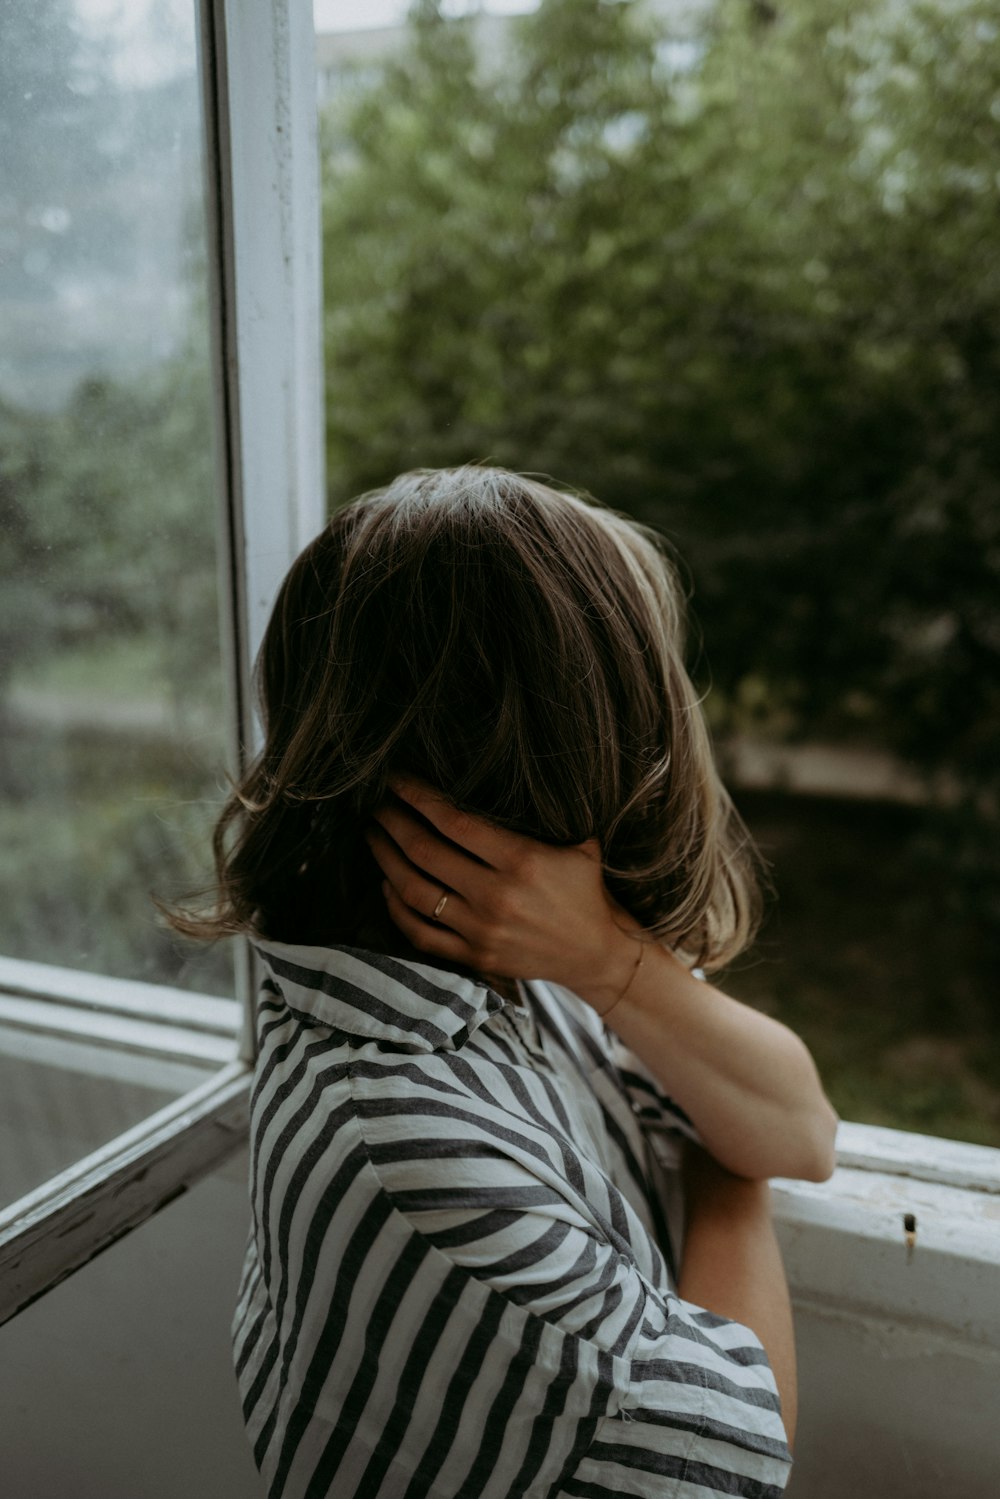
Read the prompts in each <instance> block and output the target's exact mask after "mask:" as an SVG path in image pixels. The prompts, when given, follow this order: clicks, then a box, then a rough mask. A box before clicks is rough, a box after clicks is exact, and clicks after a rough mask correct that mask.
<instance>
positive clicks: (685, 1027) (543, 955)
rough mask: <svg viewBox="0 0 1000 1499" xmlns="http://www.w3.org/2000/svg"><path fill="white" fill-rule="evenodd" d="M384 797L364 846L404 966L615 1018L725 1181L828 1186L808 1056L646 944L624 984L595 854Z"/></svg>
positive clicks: (782, 1032)
mask: <svg viewBox="0 0 1000 1499" xmlns="http://www.w3.org/2000/svg"><path fill="white" fill-rule="evenodd" d="M393 784H394V789H395V791H396V794H397V797H398V798H400V800H399V801H397V802H395V803H393V804H392V805H389V806H386V807H384V808H382V809H380V810H379V812H378V814H377V818H376V822H375V823H374V824H373V825H372V826H371V828H370V829H369V844H370V847H371V849H372V852H373V854H374V856H375V858H376V860H377V861H378V864H379V866H380V867H381V869H382V872H383V874H384V875H385V877H386V879H385V885H384V887H383V888H384V892H385V896H386V901H387V905H388V910H389V915H390V916H391V917H392V920H393V921H394V922H395V924H396V926H398V927H399V929H400V930H401V931H402V932H403V933H404V935H405V936H406V937H407V938H408V939H409V941H410V942H411V943H412V945H413V946H414V948H416V949H417V951H419V952H425V953H428V954H429V955H431V956H433V957H435V958H438V959H441V960H445V961H452V962H455V963H459V964H461V965H464V966H466V967H470V968H472V969H474V970H476V971H479V972H484V973H495V974H499V975H504V976H508V977H511V978H541V979H549V980H551V981H552V982H553V983H557V984H561V985H563V986H564V987H566V988H568V989H571V990H573V992H574V993H576V994H579V995H580V997H581V998H582V999H584V1000H585V1001H586V1002H587V1003H588V1004H590V1005H592V1006H593V1008H595V1009H596V1010H597V1011H598V1013H599V1014H605V1013H607V1012H608V1011H609V1010H610V1008H611V1006H612V1004H614V1015H613V1024H614V1029H615V1030H616V1031H617V1033H618V1035H619V1036H620V1037H621V1038H622V1040H623V1041H624V1042H625V1044H626V1046H628V1047H629V1048H630V1049H631V1050H632V1051H634V1052H635V1054H636V1056H637V1057H638V1058H639V1059H640V1060H641V1061H642V1062H644V1063H645V1065H646V1066H647V1067H648V1068H649V1070H650V1071H651V1072H652V1073H653V1075H654V1076H655V1077H656V1078H657V1079H658V1080H659V1081H660V1083H661V1084H662V1086H663V1089H664V1091H665V1092H667V1093H669V1094H670V1096H671V1097H672V1098H674V1099H675V1100H676V1101H677V1103H678V1104H679V1105H680V1106H681V1108H682V1109H683V1110H684V1111H685V1113H686V1114H687V1115H688V1116H689V1117H690V1118H691V1120H692V1122H693V1123H694V1125H695V1127H696V1129H697V1131H698V1133H699V1136H700V1137H701V1140H702V1141H703V1143H704V1145H705V1148H706V1149H707V1150H708V1151H710V1152H711V1154H712V1155H713V1156H714V1157H715V1158H716V1160H717V1161H719V1162H720V1164H721V1165H722V1166H724V1167H725V1168H727V1169H728V1170H729V1171H730V1172H733V1173H735V1174H736V1175H738V1176H743V1177H750V1178H754V1179H762V1178H765V1177H770V1176H791V1177H804V1178H806V1179H808V1180H813V1181H822V1180H824V1179H825V1178H826V1177H828V1176H829V1175H830V1173H831V1171H832V1170H833V1164H834V1145H833V1142H834V1134H835V1130H836V1124H837V1116H836V1114H835V1113H834V1111H833V1109H832V1108H831V1106H830V1104H829V1102H828V1101H827V1099H826V1096H825V1094H824V1092H823V1089H822V1086H821V1084H820V1081H819V1077H818V1075H817V1073H816V1068H815V1066H814V1064H813V1062H812V1058H811V1057H810V1055H809V1052H808V1050H807V1049H806V1047H805V1045H804V1044H803V1043H802V1042H801V1041H800V1040H799V1039H798V1037H797V1036H795V1035H794V1033H793V1032H792V1031H790V1030H788V1028H787V1027H786V1026H784V1025H781V1024H780V1023H779V1022H778V1021H776V1020H772V1019H771V1018H770V1017H768V1016H766V1015H762V1014H760V1013H759V1012H758V1011H756V1010H752V1009H751V1008H749V1006H747V1005H743V1004H740V1003H739V1001H737V1000H734V999H730V998H729V997H728V996H726V995H724V994H722V993H721V992H720V991H719V990H718V989H715V988H714V987H713V986H712V985H710V984H707V983H704V982H702V981H701V980H699V979H696V978H694V977H693V976H692V974H691V973H690V972H689V970H688V969H686V968H685V966H684V965H683V964H682V963H681V962H680V961H679V960H678V959H677V958H675V957H674V956H673V954H672V953H670V952H669V951H668V950H667V949H666V948H665V947H663V946H662V945H661V944H659V943H651V944H650V945H649V947H648V949H647V951H646V952H645V954H644V956H643V961H642V963H641V965H640V966H639V969H638V970H637V971H636V966H635V965H636V956H637V953H638V951H639V949H638V948H637V946H636V937H635V936H634V935H633V933H635V932H638V931H639V930H640V929H639V927H638V924H637V923H636V922H635V921H634V920H633V919H632V918H631V917H630V916H629V915H628V914H627V913H626V912H625V911H623V910H622V908H621V907H620V906H618V905H616V903H615V902H614V901H613V900H612V898H611V896H610V894H609V893H608V890H607V888H606V886H605V884H604V880H603V877H602V872H601V863H600V849H599V848H598V846H597V843H596V840H593V839H591V840H589V841H588V842H587V843H584V844H581V845H579V846H578V847H576V848H554V847H552V846H551V845H548V844H542V843H537V842H535V841H534V840H532V839H529V838H525V837H522V836H521V835H519V834H515V833H510V832H506V831H504V830H502V829H498V828H495V827H493V826H492V825H490V824H488V823H486V822H484V821H482V820H481V819H478V818H473V817H470V816H468V815H467V814H465V813H462V812H459V811H458V810H457V809H456V808H455V807H453V806H452V805H451V803H449V802H448V801H446V800H445V799H444V798H443V797H442V796H441V795H440V793H438V792H435V791H433V790H431V789H430V788H429V787H426V786H423V785H422V784H421V783H419V782H413V781H410V780H406V781H400V782H398V783H395V782H394V783H393ZM445 894H446V895H447V897H448V898H447V901H446V902H445V907H444V909H443V910H442V911H441V912H440V919H439V920H437V921H435V920H433V919H432V916H433V912H434V910H435V908H437V907H438V906H439V902H440V900H441V897H442V895H445ZM626 985H628V988H627V990H626V992H625V993H624V996H623V997H621V998H619V997H618V996H620V995H622V991H623V990H625V986H626Z"/></svg>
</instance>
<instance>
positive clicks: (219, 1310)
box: [0, 1152, 1000, 1499]
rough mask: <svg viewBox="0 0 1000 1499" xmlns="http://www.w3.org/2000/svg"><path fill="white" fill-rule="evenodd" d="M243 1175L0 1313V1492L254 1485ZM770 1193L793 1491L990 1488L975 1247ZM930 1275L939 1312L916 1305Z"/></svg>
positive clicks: (241, 1497) (989, 1398)
mask: <svg viewBox="0 0 1000 1499" xmlns="http://www.w3.org/2000/svg"><path fill="white" fill-rule="evenodd" d="M839 1175H840V1173H838V1176H839ZM245 1182H246V1154H245V1152H241V1153H240V1154H239V1155H238V1156H236V1157H234V1159H233V1160H232V1162H231V1163H230V1164H229V1165H227V1166H226V1167H225V1168H224V1170H222V1171H220V1172H217V1173H216V1174H215V1175H213V1176H211V1177H209V1178H207V1179H206V1180H205V1181H203V1182H201V1183H199V1185H198V1186H197V1187H194V1188H193V1189H192V1190H191V1191H190V1192H188V1193H186V1194H185V1195H184V1196H182V1197H180V1198H179V1199H178V1200H177V1201H175V1202H173V1203H171V1204H170V1205H169V1206H168V1207H166V1208H164V1209H163V1210H162V1211H161V1212H160V1213H159V1214H158V1215H157V1216H156V1217H155V1218H154V1219H152V1220H151V1221H150V1222H149V1223H146V1224H145V1225H144V1226H143V1227H142V1228H140V1229H137V1230H136V1231H135V1232H134V1233H132V1234H131V1235H129V1236H128V1237H127V1238H126V1239H124V1240H122V1241H121V1242H120V1243H118V1244H115V1245H113V1246H112V1247H111V1248H110V1249H109V1250H107V1251H106V1252H105V1253H104V1254H103V1255H102V1256H100V1257H99V1258H98V1259H97V1260H95V1261H94V1262H93V1263H91V1264H90V1265H88V1266H86V1267H85V1268H84V1269H83V1270H80V1271H78V1272H77V1274H76V1275H74V1276H72V1277H71V1278H70V1279H69V1280H68V1281H65V1282H64V1283H63V1284H62V1285H60V1286H57V1287H56V1288H55V1289H54V1290H53V1291H51V1292H50V1293H49V1294H48V1295H47V1296H45V1297H43V1298H42V1299H41V1300H40V1301H38V1302H36V1303H35V1305H34V1306H31V1307H29V1308H28V1309H27V1310H26V1311H24V1312H22V1313H21V1315H20V1316H19V1317H17V1318H15V1319H14V1321H13V1322H10V1323H8V1324H7V1325H6V1326H4V1327H2V1328H0V1411H2V1413H3V1414H2V1418H0V1419H2V1423H3V1427H4V1432H3V1439H2V1455H0V1491H2V1493H3V1495H4V1499H69V1496H72V1499H262V1485H261V1483H260V1480H259V1479H258V1476H257V1473H256V1470H255V1469H254V1467H253V1462H252V1459H251V1456H250V1451H249V1447H248V1445H247V1443H246V1439H245V1437H244V1434H243V1426H242V1421H241V1417H240V1412H239V1406H238V1402H237V1396H236V1388H235V1381H234V1379H233V1375H232V1371H231V1366H230V1361H229V1321H230V1317H231V1314H232V1308H233V1304H234V1301H235V1295H236V1287H237V1283H238V1278H239V1271H240V1261H241V1258H242V1251H243V1242H244V1235H245V1232H246V1227H247V1212H248V1209H247V1201H246V1185H245ZM863 1185H865V1184H864V1183H863ZM840 1190H841V1192H843V1191H844V1189H843V1188H841V1189H840ZM887 1190H888V1189H887ZM929 1190H930V1189H924V1191H925V1193H926V1192H927V1191H929ZM871 1196H872V1192H871V1191H869V1193H868V1198H870V1197H871ZM868 1198H866V1201H867V1200H868ZM845 1200H846V1199H845ZM779 1208H780V1212H781V1214H782V1219H783V1221H782V1224H781V1233H782V1240H783V1247H784V1249H785V1253H786V1259H787V1261H788V1264H789V1268H790V1273H791V1275H792V1276H793V1279H794V1282H795V1283H796V1284H798V1285H799V1286H800V1287H801V1288H802V1295H801V1296H800V1301H799V1306H798V1309H797V1327H798V1344H799V1365H800V1386H801V1402H800V1417H799V1436H798V1441H797V1444H796V1469H795V1473H794V1475H793V1478H792V1482H791V1484H790V1486H789V1490H788V1492H789V1495H790V1499H897V1496H898V1499H943V1496H945V1495H947V1496H949V1499H995V1495H996V1493H997V1474H998V1473H1000V1422H998V1421H997V1419H996V1417H997V1414H998V1413H1000V1402H998V1398H997V1390H998V1389H1000V1348H998V1347H997V1345H996V1343H995V1341H991V1340H990V1339H989V1338H987V1339H986V1340H984V1338H983V1321H982V1319H977V1318H975V1317H974V1318H973V1320H972V1321H971V1322H969V1323H964V1322H962V1321H960V1320H958V1319H957V1318H956V1317H955V1315H954V1306H953V1304H952V1302H950V1301H949V1294H950V1293H954V1294H958V1292H959V1291H961V1286H960V1285H959V1284H958V1283H959V1282H960V1281H961V1280H962V1277H963V1275H965V1276H966V1277H967V1278H968V1279H969V1281H970V1284H972V1283H973V1282H975V1283H976V1284H978V1285H980V1286H981V1287H982V1290H983V1292H984V1294H985V1295H986V1296H988V1297H989V1298H990V1304H992V1310H993V1313H994V1314H995V1313H996V1311H997V1307H998V1306H1000V1301H998V1300H997V1298H996V1296H995V1294H994V1291H993V1290H992V1289H991V1287H992V1281H991V1280H989V1279H987V1280H983V1279H981V1278H980V1277H982V1276H984V1275H985V1276H991V1275H992V1271H991V1269H990V1267H989V1265H988V1264H987V1262H986V1261H985V1260H984V1261H983V1262H982V1263H981V1264H977V1263H973V1262H972V1260H970V1261H969V1262H968V1263H967V1264H965V1265H964V1266H962V1265H953V1266H952V1268H951V1270H950V1271H949V1270H948V1268H947V1266H946V1265H945V1263H944V1261H943V1260H941V1259H940V1258H938V1259H936V1260H934V1261H932V1260H931V1259H930V1258H929V1257H928V1258H927V1259H926V1260H924V1262H923V1263H924V1265H926V1266H927V1267H928V1268H927V1269H926V1272H924V1271H922V1268H921V1264H922V1262H921V1256H922V1255H923V1254H924V1247H925V1246H924V1243H923V1241H921V1243H920V1245H919V1247H918V1249H917V1251H916V1253H915V1256H909V1257H908V1256H907V1252H906V1250H905V1249H904V1247H903V1246H902V1245H899V1246H896V1245H894V1244H892V1243H887V1242H886V1239H885V1237H884V1235H883V1236H882V1237H879V1236H878V1235H877V1234H875V1233H874V1232H873V1234H872V1235H871V1236H870V1237H869V1236H866V1234H865V1233H864V1232H863V1231H862V1230H863V1229H864V1227H865V1221H864V1219H863V1216H862V1208H860V1207H858V1205H857V1203H856V1202H855V1204H854V1205H853V1206H852V1207H851V1208H850V1210H849V1213H848V1210H847V1209H845V1210H844V1211H843V1212H839V1211H832V1210H831V1200H830V1196H829V1193H828V1190H827V1188H825V1187H824V1188H815V1187H814V1188H810V1189H809V1190H808V1191H807V1192H806V1194H805V1196H804V1197H803V1198H801V1199H800V1202H799V1206H798V1208H796V1207H795V1206H794V1204H793V1202H792V1200H791V1199H790V1198H789V1196H788V1195H787V1194H786V1193H785V1192H782V1193H781V1194H780V1195H779ZM865 1211H867V1209H865ZM873 1211H874V1209H873ZM930 1213H931V1206H930V1205H929V1203H927V1202H925V1203H922V1204H921V1231H922V1233H923V1232H924V1228H923V1225H924V1224H926V1225H927V1228H926V1234H927V1236H928V1240H929V1242H928V1244H927V1246H926V1247H927V1251H928V1256H930V1255H931V1254H936V1253H937V1251H936V1250H935V1249H934V1245H933V1242H932V1240H931V1238H930V1236H931V1235H932V1233H933V1224H932V1220H931V1217H930ZM874 1226H875V1227H878V1225H877V1224H875V1225H874ZM971 1231H972V1226H971V1224H969V1223H968V1220H966V1232H967V1233H971ZM958 1235H959V1236H961V1235H962V1226H961V1225H959V1226H958ZM897 1250H898V1253H897ZM897 1262H898V1263H897ZM923 1273H926V1274H927V1275H928V1276H929V1277H930V1279H929V1281H928V1282H926V1283H923V1289H922V1283H921V1281H920V1280H919V1279H914V1281H913V1285H912V1291H911V1290H910V1289H907V1287H906V1284H905V1283H906V1281H907V1276H908V1275H911V1276H913V1277H920V1276H921V1275H922V1274H923ZM944 1274H947V1275H948V1277H949V1287H950V1291H949V1293H946V1292H945V1287H944V1285H943V1282H941V1280H940V1277H941V1276H942V1275H944ZM894 1281H895V1282H896V1283H898V1284H899V1286H900V1287H901V1289H900V1291H899V1295H898V1296H896V1297H895V1300H893V1294H894V1293H893V1291H892V1285H893V1282H894ZM935 1283H938V1284H940V1285H941V1289H942V1299H941V1304H942V1305H945V1304H947V1306H946V1308H945V1309H948V1308H951V1310H949V1312H948V1315H949V1317H951V1319H952V1321H951V1328H950V1329H949V1327H948V1326H947V1325H946V1323H941V1324H940V1325H938V1326H936V1327H935V1326H934V1325H932V1324H931V1323H928V1322H926V1321H924V1320H921V1318H920V1316H918V1315H916V1314H915V1312H914V1308H916V1310H917V1311H919V1308H920V1305H921V1302H922V1301H926V1300H927V1299H928V1296H927V1290H926V1286H927V1285H931V1286H932V1287H933V1285H934V1284H935ZM824 1284H825V1285H828V1286H829V1287H830V1296H829V1299H828V1300H825V1301H824V1300H822V1298H820V1297H819V1296H818V1295H817V1292H818V1290H821V1289H822V1287H823V1285H824ZM911 1296H912V1300H906V1299H905V1298H910V1297H911ZM852 1298H853V1305H852ZM873 1302H874V1304H875V1305H876V1306H886V1305H887V1306H888V1314H887V1315H879V1314H877V1313H875V1312H873V1310H872V1303H873ZM907 1306H909V1307H910V1308H911V1309H910V1310H909V1311H906V1310H905V1308H906V1307H907ZM930 1310H931V1312H933V1307H932V1308H930ZM986 1310H987V1308H984V1317H985V1315H986Z"/></svg>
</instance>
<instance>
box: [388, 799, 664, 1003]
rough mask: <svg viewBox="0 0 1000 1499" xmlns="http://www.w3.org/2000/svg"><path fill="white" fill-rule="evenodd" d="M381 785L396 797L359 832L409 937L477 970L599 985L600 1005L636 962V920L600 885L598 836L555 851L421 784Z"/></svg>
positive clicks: (594, 989) (581, 987) (594, 990)
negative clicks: (464, 809) (470, 812)
mask: <svg viewBox="0 0 1000 1499" xmlns="http://www.w3.org/2000/svg"><path fill="white" fill-rule="evenodd" d="M391 785H392V788H393V790H394V791H395V793H396V796H397V797H398V798H399V801H398V802H397V803H395V804H389V805H385V806H382V807H380V808H379V810H378V811H377V812H376V813H375V822H374V823H373V824H372V825H371V826H370V827H369V828H368V829H367V830H366V832H365V836H366V838H367V840H368V844H369V847H370V848H371V850H372V853H373V854H374V856H375V859H376V860H377V862H378V865H379V867H380V869H381V870H382V873H383V874H384V875H385V882H384V884H383V887H382V888H383V891H384V893H385V898H386V902H387V906H388V910H389V915H390V917H391V918H392V920H393V922H394V923H395V925H396V926H397V927H399V929H400V931H401V932H402V933H403V934H404V936H405V937H406V938H407V939H408V940H409V941H410V942H411V943H412V945H413V946H414V947H415V948H417V950H418V951H420V952H426V953H428V954H431V955H433V956H434V957H437V958H444V959H448V960H450V961H453V962H456V963H460V964H463V965H464V966H466V967H468V968H472V969H473V970H474V971H476V972H479V973H492V974H496V975H497V976H499V977H503V978H540V979H550V980H551V981H552V982H553V983H558V984H562V985H564V986H565V987H566V988H568V989H573V990H574V991H575V992H576V993H581V992H583V991H586V996H587V997H588V998H589V997H590V995H592V994H593V995H595V997H596V996H597V995H599V994H601V993H606V995H607V999H606V1001H605V1007H610V1005H611V1004H612V1002H613V1001H614V999H615V997H616V995H617V994H618V993H620V991H621V989H622V988H623V987H624V985H625V983H626V982H627V981H628V978H629V975H630V972H631V970H632V968H633V967H634V965H635V958H636V951H637V949H636V943H635V940H634V938H632V937H631V936H630V935H629V932H630V931H632V930H638V926H637V923H636V922H635V921H634V920H633V919H632V918H631V917H630V916H629V915H628V914H627V912H625V911H624V910H622V908H621V907H620V906H618V905H617V904H616V903H615V902H614V901H613V900H612V898H611V896H610V895H609V894H608V891H607V889H606V888H605V885H604V880H603V876H602V872H601V852H600V847H599V845H598V842H597V839H596V838H591V839H588V840H587V842H586V843H581V844H578V845H577V846H575V847H573V848H554V847H553V846H552V845H551V844H546V843H539V842H536V841H535V840H534V839H532V838H526V837H524V836H522V835H521V834H518V833H511V832H507V831H506V830H504V829H502V828H497V827H494V826H493V825H492V824H490V823H487V822H485V821H484V820H483V819H481V818H477V817H472V816H470V815H468V814H467V813H464V812H460V811H459V810H458V809H457V808H456V807H454V806H453V805H452V804H451V803H450V802H448V801H447V800H446V799H445V798H444V797H443V796H442V795H441V794H440V792H438V791H435V790H433V789H432V788H431V787H429V786H426V785H424V784H423V783H422V782H419V781H414V780H411V779H409V778H407V779H394V780H393V781H392V782H391ZM443 898H444V899H443ZM442 899H443V905H442ZM435 911H437V912H438V913H439V914H438V916H437V917H436V918H435V916H434V912H435Z"/></svg>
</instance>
